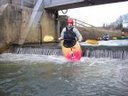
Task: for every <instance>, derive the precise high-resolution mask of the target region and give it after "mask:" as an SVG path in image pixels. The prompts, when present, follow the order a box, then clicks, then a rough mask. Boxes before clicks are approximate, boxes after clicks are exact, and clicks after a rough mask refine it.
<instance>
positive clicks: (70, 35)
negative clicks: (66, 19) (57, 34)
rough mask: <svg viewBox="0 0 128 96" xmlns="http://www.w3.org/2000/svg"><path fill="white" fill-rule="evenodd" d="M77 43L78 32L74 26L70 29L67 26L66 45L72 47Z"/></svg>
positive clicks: (65, 33)
mask: <svg viewBox="0 0 128 96" xmlns="http://www.w3.org/2000/svg"><path fill="white" fill-rule="evenodd" d="M75 44H76V34H75V33H74V32H73V27H72V28H71V29H68V28H67V27H66V31H65V32H64V43H63V45H64V47H66V48H71V47H73V46H74V45H75Z"/></svg>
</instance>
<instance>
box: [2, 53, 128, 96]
mask: <svg viewBox="0 0 128 96" xmlns="http://www.w3.org/2000/svg"><path fill="white" fill-rule="evenodd" d="M0 96H128V60H127V59H124V60H122V59H110V58H86V57H83V58H82V59H81V61H80V62H76V63H72V62H68V61H66V60H65V58H63V57H62V56H43V55H30V54H29V55H27V54H26V55H25V54H1V55H0Z"/></svg>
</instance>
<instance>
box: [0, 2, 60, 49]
mask: <svg viewBox="0 0 128 96" xmlns="http://www.w3.org/2000/svg"><path fill="white" fill-rule="evenodd" d="M31 13H32V9H31V8H26V7H24V8H22V9H21V7H17V6H14V5H11V4H5V5H2V6H1V7H0V49H4V48H7V46H9V45H10V44H19V41H20V40H23V41H24V43H41V42H56V40H57V38H58V37H57V35H56V34H57V31H56V23H55V14H54V13H52V12H48V11H45V12H44V15H43V16H42V19H41V21H40V23H39V24H38V26H37V27H32V28H31V29H30V31H29V32H28V33H25V32H26V26H27V25H28V22H29V20H30V16H31ZM4 46H5V47H4ZM2 51H3V50H2Z"/></svg>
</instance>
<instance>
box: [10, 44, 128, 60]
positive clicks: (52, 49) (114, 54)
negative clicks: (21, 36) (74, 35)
mask: <svg viewBox="0 0 128 96" xmlns="http://www.w3.org/2000/svg"><path fill="white" fill-rule="evenodd" d="M81 48H82V56H83V57H91V58H92V57H95V58H113V59H127V58H128V46H105V45H104V46H102V45H101V46H91V45H87V46H84V45H81ZM8 52H9V53H15V54H40V55H58V56H60V55H62V51H61V47H60V45H59V44H58V43H48V44H33V45H32V44H31V45H24V46H16V45H15V46H12V47H11V48H10V49H9V51H8Z"/></svg>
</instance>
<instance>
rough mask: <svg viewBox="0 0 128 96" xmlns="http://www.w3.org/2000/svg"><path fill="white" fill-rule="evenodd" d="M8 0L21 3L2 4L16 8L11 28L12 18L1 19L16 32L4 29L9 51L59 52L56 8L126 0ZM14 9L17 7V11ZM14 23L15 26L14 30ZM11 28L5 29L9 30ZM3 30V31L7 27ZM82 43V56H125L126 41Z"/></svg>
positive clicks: (47, 53) (121, 57)
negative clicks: (101, 44) (113, 44)
mask: <svg viewBox="0 0 128 96" xmlns="http://www.w3.org/2000/svg"><path fill="white" fill-rule="evenodd" d="M1 1H2V0H1ZM7 1H11V2H10V3H11V4H15V5H20V7H18V8H17V7H15V6H14V5H9V7H7V6H8V5H6V6H4V7H6V11H8V10H10V9H9V8H11V9H12V10H13V9H15V12H16V14H14V15H15V16H14V17H13V16H12V17H13V18H12V19H14V18H15V17H16V20H17V21H13V20H12V19H11V20H12V25H11V28H10V27H8V24H7V23H10V21H11V20H8V21H6V22H5V21H3V22H4V24H6V28H10V29H11V31H12V34H15V35H16V36H15V37H16V38H12V37H13V36H12V35H10V34H11V33H8V32H7V35H6V36H5V37H6V38H5V39H7V40H5V41H6V42H5V43H4V44H7V45H11V47H9V51H8V52H11V53H16V54H42V55H62V52H61V47H60V45H59V43H58V40H57V38H58V36H59V35H60V33H59V31H60V30H58V29H59V28H58V21H57V18H58V11H59V10H63V9H69V8H76V7H83V6H93V5H98V4H106V3H113V2H120V1H121V2H122V1H127V0H107V1H106V0H28V1H26V0H21V2H20V3H19V2H18V1H17V2H15V0H7ZM29 1H30V2H29ZM30 3H31V4H30ZM24 6H27V7H29V8H31V9H32V10H31V9H24ZM4 9H5V8H4ZM16 9H18V10H20V11H17V10H16ZM12 10H11V12H12ZM26 10H31V11H26ZM11 12H10V14H11ZM0 13H1V14H0V16H1V17H2V14H5V13H6V12H5V13H4V11H3V10H1V11H0ZM5 15H7V14H5ZM5 15H3V16H5ZM11 15H13V14H11ZM11 15H10V16H11ZM17 15H18V16H17ZM17 17H18V18H17ZM0 19H1V18H0ZM5 19H6V18H4V20H5ZM1 20H2V19H1ZM17 23H18V25H17ZM16 25H17V26H16ZM14 27H17V30H14V29H13V28H14ZM2 28H3V27H2ZM2 28H1V29H2ZM10 29H8V30H7V31H9V30H10ZM2 30H3V32H4V31H5V30H6V29H2ZM19 30H20V31H19ZM16 32H17V33H16ZM2 34H3V33H2ZM3 37H4V35H3ZM3 37H2V38H3ZM10 37H11V39H10ZM45 37H48V38H50V40H47V38H45ZM3 42H4V40H3ZM81 46H82V52H83V56H85V57H97V58H101V57H105V58H106V57H107V58H108V57H110V58H120V59H125V58H128V55H127V54H128V45H127V46H84V45H81Z"/></svg>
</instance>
